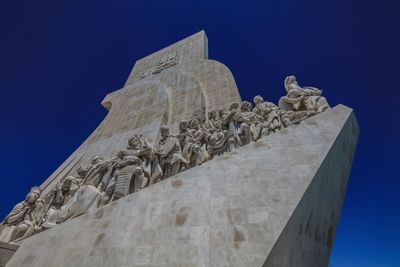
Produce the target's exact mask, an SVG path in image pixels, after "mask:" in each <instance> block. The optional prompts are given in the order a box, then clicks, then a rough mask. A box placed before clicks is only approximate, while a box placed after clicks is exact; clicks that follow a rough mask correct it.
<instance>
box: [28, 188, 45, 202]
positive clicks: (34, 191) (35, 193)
mask: <svg viewBox="0 0 400 267" xmlns="http://www.w3.org/2000/svg"><path fill="white" fill-rule="evenodd" d="M41 193H42V190H41V189H40V188H39V187H37V186H34V187H32V188H31V192H29V194H28V195H27V196H26V201H27V202H28V203H29V204H33V203H35V202H36V200H38V199H39V197H40V194H41Z"/></svg>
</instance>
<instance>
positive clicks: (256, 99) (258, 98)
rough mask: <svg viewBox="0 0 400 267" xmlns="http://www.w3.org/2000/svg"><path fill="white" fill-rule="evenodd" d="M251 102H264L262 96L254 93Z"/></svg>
mask: <svg viewBox="0 0 400 267" xmlns="http://www.w3.org/2000/svg"><path fill="white" fill-rule="evenodd" d="M253 102H254V104H256V105H258V104H261V103H264V98H263V97H262V96H260V95H256V96H255V97H254V98H253Z"/></svg>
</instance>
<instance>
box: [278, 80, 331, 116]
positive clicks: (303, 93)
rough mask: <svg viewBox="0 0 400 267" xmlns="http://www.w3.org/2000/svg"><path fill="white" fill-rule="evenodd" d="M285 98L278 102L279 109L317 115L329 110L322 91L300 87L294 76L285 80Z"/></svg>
mask: <svg viewBox="0 0 400 267" xmlns="http://www.w3.org/2000/svg"><path fill="white" fill-rule="evenodd" d="M285 89H286V92H287V94H286V96H283V97H281V99H280V100H279V107H280V108H281V109H284V110H293V111H301V110H309V111H315V112H317V113H319V112H322V111H324V110H326V109H327V108H329V104H328V102H327V101H326V99H325V97H323V96H322V91H321V90H319V89H318V88H315V87H301V86H299V84H298V83H297V80H296V77H295V76H288V77H286V79H285Z"/></svg>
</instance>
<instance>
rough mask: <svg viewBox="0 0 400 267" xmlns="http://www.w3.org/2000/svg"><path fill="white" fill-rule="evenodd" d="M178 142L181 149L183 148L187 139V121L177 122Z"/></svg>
mask: <svg viewBox="0 0 400 267" xmlns="http://www.w3.org/2000/svg"><path fill="white" fill-rule="evenodd" d="M176 138H178V141H179V145H180V146H181V148H183V147H185V144H186V143H187V142H188V138H189V122H188V121H187V120H182V121H180V122H179V132H178V134H177V136H176Z"/></svg>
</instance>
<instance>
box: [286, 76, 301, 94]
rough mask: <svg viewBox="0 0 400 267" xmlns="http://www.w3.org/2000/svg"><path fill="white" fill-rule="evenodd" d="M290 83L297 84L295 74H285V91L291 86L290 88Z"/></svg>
mask: <svg viewBox="0 0 400 267" xmlns="http://www.w3.org/2000/svg"><path fill="white" fill-rule="evenodd" d="M291 85H298V84H297V79H296V76H293V75H292V76H287V77H286V79H285V89H286V92H289V91H290V90H291V89H292V88H290V87H291Z"/></svg>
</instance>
